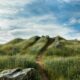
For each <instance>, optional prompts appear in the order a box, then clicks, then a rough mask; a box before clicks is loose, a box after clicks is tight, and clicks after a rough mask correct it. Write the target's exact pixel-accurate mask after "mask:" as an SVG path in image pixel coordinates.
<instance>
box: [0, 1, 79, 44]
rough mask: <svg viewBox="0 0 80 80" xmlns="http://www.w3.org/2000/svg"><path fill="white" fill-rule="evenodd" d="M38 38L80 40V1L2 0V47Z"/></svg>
mask: <svg viewBox="0 0 80 80" xmlns="http://www.w3.org/2000/svg"><path fill="white" fill-rule="evenodd" d="M35 35H39V36H41V35H49V36H51V37H54V36H57V35H60V36H62V37H64V38H67V39H80V0H0V43H5V42H7V41H9V40H11V39H14V38H19V37H20V38H29V37H31V36H35Z"/></svg>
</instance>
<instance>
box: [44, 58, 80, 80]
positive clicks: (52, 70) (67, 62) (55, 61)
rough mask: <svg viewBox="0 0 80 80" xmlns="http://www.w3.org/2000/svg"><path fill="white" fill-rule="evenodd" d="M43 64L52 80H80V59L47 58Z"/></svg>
mask: <svg viewBox="0 0 80 80" xmlns="http://www.w3.org/2000/svg"><path fill="white" fill-rule="evenodd" d="M43 62H44V68H45V71H46V73H47V74H48V77H49V79H50V80H80V57H67V58H64V57H55V58H53V57H47V58H45V59H44V61H43Z"/></svg>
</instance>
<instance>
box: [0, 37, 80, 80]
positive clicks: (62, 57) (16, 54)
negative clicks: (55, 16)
mask: <svg viewBox="0 0 80 80" xmlns="http://www.w3.org/2000/svg"><path fill="white" fill-rule="evenodd" d="M38 55H42V58H41V59H42V63H43V64H44V66H43V67H44V70H45V72H46V74H47V75H48V77H49V80H80V41H77V40H66V39H64V38H62V37H60V36H57V37H55V38H49V37H48V36H42V37H38V36H35V37H32V38H30V39H27V40H25V39H15V40H12V41H10V42H8V43H6V44H4V45H0V70H4V69H9V68H18V67H20V68H28V67H33V68H35V69H36V70H37V71H38V66H37V64H36V57H37V56H38ZM39 75H40V74H39ZM39 75H37V76H38V78H37V80H40V79H39Z"/></svg>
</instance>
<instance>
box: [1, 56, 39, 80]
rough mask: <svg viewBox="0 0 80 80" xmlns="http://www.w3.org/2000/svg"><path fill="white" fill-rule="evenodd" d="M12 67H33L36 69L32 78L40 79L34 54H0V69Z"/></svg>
mask: <svg viewBox="0 0 80 80" xmlns="http://www.w3.org/2000/svg"><path fill="white" fill-rule="evenodd" d="M14 68H23V69H24V68H34V69H36V73H35V77H34V78H35V79H34V80H40V74H39V72H38V66H37V64H36V63H35V56H34V55H33V56H32V55H15V56H14V55H13V56H8V55H6V56H0V71H2V70H6V69H14Z"/></svg>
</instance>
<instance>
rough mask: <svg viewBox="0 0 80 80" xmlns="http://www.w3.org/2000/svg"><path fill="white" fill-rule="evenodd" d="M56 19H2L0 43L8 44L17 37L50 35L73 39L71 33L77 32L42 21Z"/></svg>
mask: <svg viewBox="0 0 80 80" xmlns="http://www.w3.org/2000/svg"><path fill="white" fill-rule="evenodd" d="M49 19H53V20H56V18H55V17H54V16H52V15H46V16H45V15H44V16H37V17H31V18H29V19H25V18H19V19H13V20H9V19H6V20H5V19H3V20H2V19H1V20H0V29H1V31H0V42H1V43H2V40H3V42H7V41H9V40H11V39H13V38H16V37H22V38H29V37H31V36H35V35H39V36H41V35H49V36H51V37H53V36H57V35H61V36H63V37H65V38H72V37H71V36H70V35H69V33H74V32H75V30H74V29H72V28H69V27H66V26H62V25H58V24H56V23H47V22H46V23H45V24H43V23H42V22H41V23H40V21H44V20H49Z"/></svg>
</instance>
